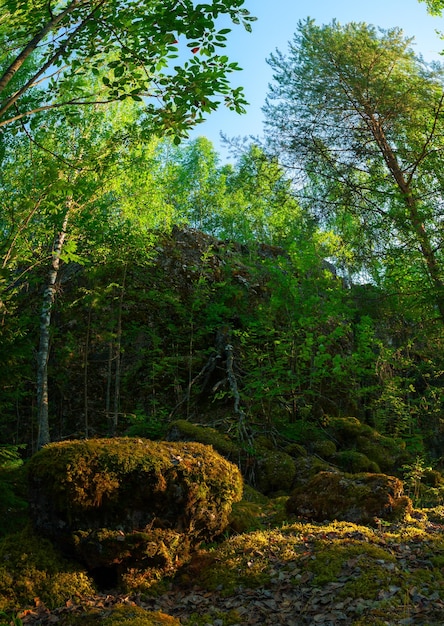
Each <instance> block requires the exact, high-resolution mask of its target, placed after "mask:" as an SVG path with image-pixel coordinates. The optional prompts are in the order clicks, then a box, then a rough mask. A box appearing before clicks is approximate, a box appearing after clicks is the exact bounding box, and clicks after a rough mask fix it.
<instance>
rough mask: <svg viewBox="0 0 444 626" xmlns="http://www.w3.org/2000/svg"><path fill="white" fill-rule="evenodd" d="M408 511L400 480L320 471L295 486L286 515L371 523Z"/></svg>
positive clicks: (404, 513)
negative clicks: (302, 483) (300, 484)
mask: <svg viewBox="0 0 444 626" xmlns="http://www.w3.org/2000/svg"><path fill="white" fill-rule="evenodd" d="M411 510H412V503H411V500H410V498H408V497H407V496H404V495H403V484H402V482H401V481H400V480H399V479H398V478H395V477H394V476H387V475H385V474H366V473H362V474H345V473H341V472H320V473H319V474H317V475H316V476H314V477H313V478H312V479H311V480H309V481H308V483H306V484H305V485H302V486H299V487H297V488H296V489H295V490H294V491H293V493H292V494H291V496H290V498H289V500H288V501H287V511H288V513H290V514H296V515H298V516H301V517H305V518H308V519H311V520H316V521H323V520H334V519H336V520H344V521H349V522H354V523H357V524H369V523H370V524H371V523H374V522H375V519H386V520H400V519H402V518H404V517H405V515H406V513H408V512H410V511H411Z"/></svg>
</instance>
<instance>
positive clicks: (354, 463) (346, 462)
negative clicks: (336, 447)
mask: <svg viewBox="0 0 444 626" xmlns="http://www.w3.org/2000/svg"><path fill="white" fill-rule="evenodd" d="M333 462H334V463H335V464H336V465H337V466H338V467H339V468H340V469H342V470H344V471H345V472H350V473H352V474H359V473H361V472H373V473H374V474H378V473H380V471H381V469H380V467H379V465H378V464H377V463H375V461H371V460H370V459H369V458H368V457H367V456H366V455H365V454H363V453H362V452H358V451H357V450H343V451H342V452H338V453H337V454H335V455H333Z"/></svg>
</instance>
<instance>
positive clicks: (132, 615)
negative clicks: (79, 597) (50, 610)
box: [57, 604, 180, 626]
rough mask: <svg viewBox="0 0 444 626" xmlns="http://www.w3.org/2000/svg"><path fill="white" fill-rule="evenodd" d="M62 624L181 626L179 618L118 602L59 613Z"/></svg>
mask: <svg viewBox="0 0 444 626" xmlns="http://www.w3.org/2000/svg"><path fill="white" fill-rule="evenodd" d="M57 617H58V620H57V624H60V626H96V624H101V625H102V626H120V624H122V626H180V622H179V620H177V619H176V618H174V617H171V616H170V615H166V614H165V613H161V612H158V611H155V612H152V611H146V610H145V609H143V608H141V607H139V606H135V605H128V604H116V605H114V606H112V607H107V608H106V609H89V610H86V611H84V610H83V611H81V612H80V613H76V612H70V613H69V614H65V615H64V614H61V615H58V616H57Z"/></svg>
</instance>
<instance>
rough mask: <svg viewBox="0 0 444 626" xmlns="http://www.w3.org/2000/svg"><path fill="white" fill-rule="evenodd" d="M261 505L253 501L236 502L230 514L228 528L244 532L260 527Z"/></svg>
mask: <svg viewBox="0 0 444 626" xmlns="http://www.w3.org/2000/svg"><path fill="white" fill-rule="evenodd" d="M261 517H263V513H262V507H261V505H259V504H255V503H253V502H245V501H241V502H236V503H235V504H233V508H232V511H231V515H230V526H229V528H230V530H232V531H234V532H236V533H244V532H248V531H250V530H257V529H258V528H262V522H261Z"/></svg>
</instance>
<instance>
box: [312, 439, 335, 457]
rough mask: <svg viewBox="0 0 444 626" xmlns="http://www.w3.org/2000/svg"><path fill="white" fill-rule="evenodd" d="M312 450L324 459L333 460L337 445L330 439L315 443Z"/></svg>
mask: <svg viewBox="0 0 444 626" xmlns="http://www.w3.org/2000/svg"><path fill="white" fill-rule="evenodd" d="M311 449H312V452H313V453H314V454H317V455H319V456H320V457H322V458H323V459H331V458H332V457H333V456H334V455H335V454H336V444H335V442H334V441H330V440H329V439H324V440H322V441H314V442H313V443H312V445H311Z"/></svg>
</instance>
